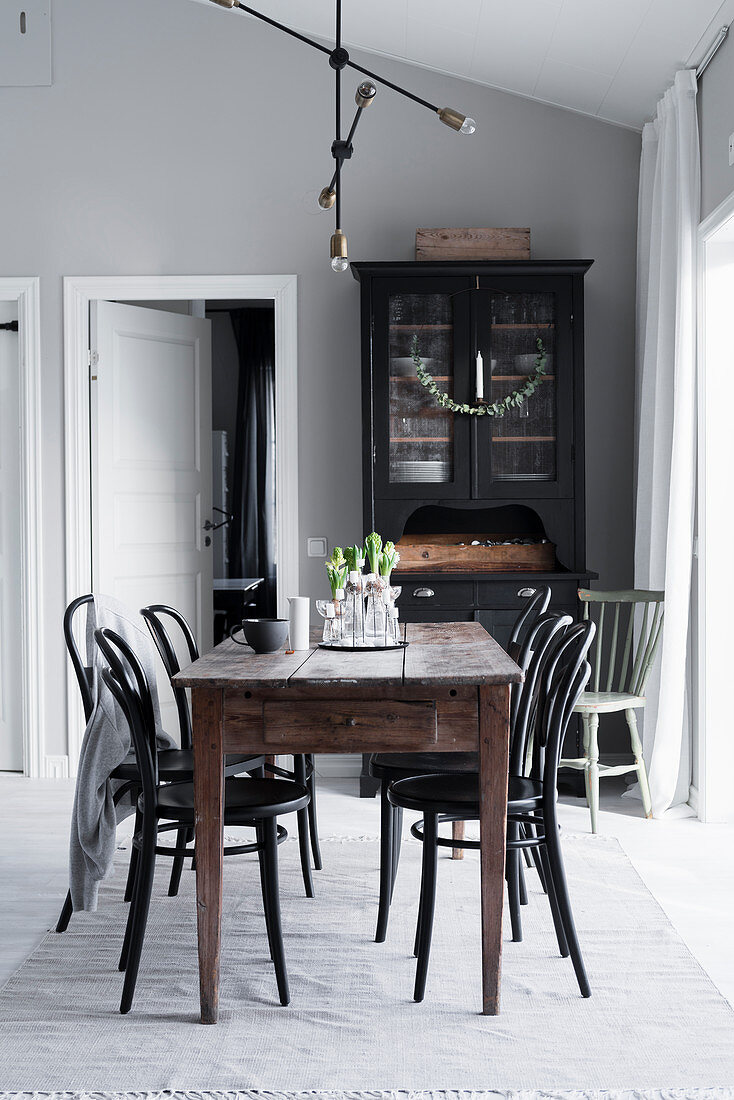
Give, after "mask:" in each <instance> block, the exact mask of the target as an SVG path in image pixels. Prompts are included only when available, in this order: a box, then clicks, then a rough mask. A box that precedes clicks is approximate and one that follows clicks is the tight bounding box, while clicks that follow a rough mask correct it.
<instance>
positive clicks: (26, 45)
mask: <svg viewBox="0 0 734 1100" xmlns="http://www.w3.org/2000/svg"><path fill="white" fill-rule="evenodd" d="M50 84H51V14H50V3H49V0H2V4H0V87H4V88H22V87H41V86H47V85H50Z"/></svg>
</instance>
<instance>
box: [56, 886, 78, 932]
mask: <svg viewBox="0 0 734 1100" xmlns="http://www.w3.org/2000/svg"><path fill="white" fill-rule="evenodd" d="M73 912H74V906H73V905H72V904H71V890H67V892H66V897H65V899H64V904H63V906H62V907H61V913H60V914H59V919H58V921H57V922H56V931H57V932H65V931H66V929H67V928H68V927H69V921H70V920H71V914H72V913H73Z"/></svg>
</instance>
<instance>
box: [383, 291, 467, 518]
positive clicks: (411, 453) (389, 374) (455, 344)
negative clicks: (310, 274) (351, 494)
mask: <svg viewBox="0 0 734 1100" xmlns="http://www.w3.org/2000/svg"><path fill="white" fill-rule="evenodd" d="M464 282H465V280H449V279H443V280H440V279H426V280H421V288H420V290H416V281H415V280H411V281H402V280H394V281H391V283H390V284H389V285H388V286H386V287H384V288H383V290H382V298H381V301H380V302H379V303H376V307H377V308H376V311H375V315H376V327H375V332H374V337H375V341H376V346H375V366H376V370H375V375H376V376H375V379H374V400H375V409H374V430H375V434H374V445H375V446H374V467H375V484H376V488H377V487H379V489H378V492H379V494H380V495H384V496H395V497H415V498H421V497H425V496H430V497H433V498H435V497H454V496H462V495H463V496H468V495H469V488H470V485H469V468H470V462H469V448H470V432H469V425H468V424H467V423H466V421H467V420H468V418H467V417H455V416H454V414H453V413H452V412H451V411H450V410H447V409H443V408H442V407H441V406H440V405H439V404H438V403H437V402H436V399H435V397H434V396H433V395H431V394H430V393H429V392H428V390H427V389H426V388H425V386H424V385H422V383H421V382H420V381H419V378H418V373H417V369H416V364H415V362H414V360H413V357H412V351H413V347H414V346H415V347H416V349H417V352H418V354H419V356H420V359H421V361H422V363H423V366H424V368H425V370H426V371H427V373H428V374H430V375H431V377H432V378H433V380H434V381H435V383H436V385H437V386H438V388H439V390H441V392H445V393H448V394H450V396H451V397H452V398H453V399H454V400H461V401H466V400H468V398H467V396H466V393H467V388H468V384H469V373H470V372H469V361H470V348H469V303H468V302H467V301H466V300H464V301H462V299H466V298H467V295H466V294H457V292H458V291H461V290H462V289H463V284H464ZM424 283H425V284H426V285H425V287H424V286H423V285H422V284H424ZM380 319H382V321H383V323H380Z"/></svg>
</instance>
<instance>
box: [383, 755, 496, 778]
mask: <svg viewBox="0 0 734 1100" xmlns="http://www.w3.org/2000/svg"><path fill="white" fill-rule="evenodd" d="M478 770H479V755H478V753H476V752H376V753H374V754H373V755H372V757H371V758H370V775H371V776H372V777H373V778H374V779H404V778H408V777H409V776H413V775H427V774H430V773H431V772H441V773H444V772H476V771H478Z"/></svg>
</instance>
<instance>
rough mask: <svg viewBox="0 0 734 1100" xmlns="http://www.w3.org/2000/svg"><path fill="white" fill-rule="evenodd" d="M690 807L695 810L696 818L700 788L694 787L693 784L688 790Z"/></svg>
mask: <svg viewBox="0 0 734 1100" xmlns="http://www.w3.org/2000/svg"><path fill="white" fill-rule="evenodd" d="M688 805H689V806H690V807H691V809H692V810H695V812H696V816H698V805H699V802H698V787H694V786H693V784H692V783H691V785H690V787H689V788H688Z"/></svg>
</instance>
